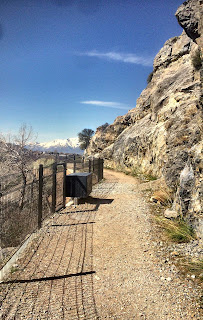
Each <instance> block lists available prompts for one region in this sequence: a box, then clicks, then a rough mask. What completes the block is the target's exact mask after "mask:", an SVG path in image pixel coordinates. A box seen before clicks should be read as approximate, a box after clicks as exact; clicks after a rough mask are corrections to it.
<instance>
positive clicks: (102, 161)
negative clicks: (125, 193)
mask: <svg viewBox="0 0 203 320" xmlns="http://www.w3.org/2000/svg"><path fill="white" fill-rule="evenodd" d="M103 178H104V159H101V179H103Z"/></svg>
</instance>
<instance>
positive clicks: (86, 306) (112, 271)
mask: <svg viewBox="0 0 203 320" xmlns="http://www.w3.org/2000/svg"><path fill="white" fill-rule="evenodd" d="M104 177H105V180H104V181H103V182H101V183H99V184H98V185H96V186H95V187H94V190H93V192H92V194H91V197H90V198H89V199H88V201H87V202H85V203H83V204H82V203H81V204H79V205H78V206H77V207H76V208H73V207H68V208H66V209H65V210H64V211H63V212H60V213H58V214H55V215H54V217H53V218H52V219H50V221H49V222H48V224H46V225H45V226H44V227H43V229H42V230H41V232H40V234H39V236H38V237H37V238H36V241H35V242H33V243H32V244H31V245H30V246H29V247H28V248H27V250H26V252H25V253H24V254H23V255H22V257H21V259H20V260H19V261H18V262H17V266H16V267H15V269H14V270H13V271H14V272H13V273H12V274H11V275H10V277H9V278H8V279H6V280H7V282H6V281H5V283H2V284H1V285H0V287H1V300H2V307H1V313H0V319H16V320H17V319H27V320H28V319H33V320H34V319H70V320H72V319H87V320H91V319H135V320H139V319H147V320H159V319H163V320H173V319H176V320H179V319H184V320H190V319H200V316H199V315H198V312H197V309H196V302H195V300H196V297H197V293H198V291H197V289H196V288H195V287H194V286H193V284H192V282H191V281H184V280H183V279H181V278H180V275H179V273H178V270H176V268H175V266H174V265H173V264H172V263H170V262H169V261H167V260H165V261H164V260H163V258H160V257H158V255H157V250H158V249H157V248H158V247H157V243H158V242H157V241H158V240H159V239H156V237H155V234H154V230H153V227H152V224H151V222H150V214H149V208H148V204H147V202H146V201H145V199H144V197H143V195H142V193H141V191H139V190H140V189H141V188H140V184H139V182H138V181H137V180H136V179H134V178H132V177H129V176H126V175H124V174H122V173H116V172H112V171H109V170H107V171H105V176H104Z"/></svg>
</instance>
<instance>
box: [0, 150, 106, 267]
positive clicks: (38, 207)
mask: <svg viewBox="0 0 203 320" xmlns="http://www.w3.org/2000/svg"><path fill="white" fill-rule="evenodd" d="M65 160H67V159H65ZM72 172H92V173H93V175H92V179H93V184H95V183H97V182H99V181H100V180H101V179H103V160H102V159H91V160H87V161H85V160H84V159H83V158H82V159H81V158H79V157H75V156H74V157H73V158H72V159H70V158H69V159H68V161H67V162H60V159H59V162H58V163H56V162H55V163H53V164H52V165H49V166H43V165H39V168H38V169H33V170H29V171H27V172H26V176H22V174H20V173H16V174H11V175H7V176H2V177H0V267H2V265H3V264H4V263H5V262H6V260H8V258H9V257H10V256H11V255H12V254H13V253H14V252H15V251H16V250H17V249H18V247H19V246H20V245H21V244H22V243H23V241H24V240H25V239H26V237H27V236H28V235H29V234H31V233H32V232H34V231H35V230H36V229H39V228H41V226H42V222H43V220H44V219H45V218H47V217H48V216H49V215H51V214H53V213H54V212H55V211H57V210H60V209H61V208H64V207H65V204H66V190H65V185H66V184H65V179H66V174H68V173H72Z"/></svg>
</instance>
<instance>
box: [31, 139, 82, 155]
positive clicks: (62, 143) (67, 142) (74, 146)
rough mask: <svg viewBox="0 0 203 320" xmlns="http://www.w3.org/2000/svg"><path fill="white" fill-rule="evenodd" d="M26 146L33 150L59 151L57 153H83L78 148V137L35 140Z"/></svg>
mask: <svg viewBox="0 0 203 320" xmlns="http://www.w3.org/2000/svg"><path fill="white" fill-rule="evenodd" d="M27 148H29V149H31V150H33V151H42V152H59V153H77V154H83V152H84V151H83V150H81V149H80V144H79V141H78V138H69V139H55V140H52V141H49V142H41V143H39V142H36V143H32V144H29V145H28V146H27Z"/></svg>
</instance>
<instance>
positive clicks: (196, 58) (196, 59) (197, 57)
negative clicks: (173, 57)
mask: <svg viewBox="0 0 203 320" xmlns="http://www.w3.org/2000/svg"><path fill="white" fill-rule="evenodd" d="M192 64H193V67H194V68H195V69H196V70H199V69H200V68H201V66H202V60H201V54H200V50H197V51H196V52H195V54H194V55H193V56H192Z"/></svg>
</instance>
